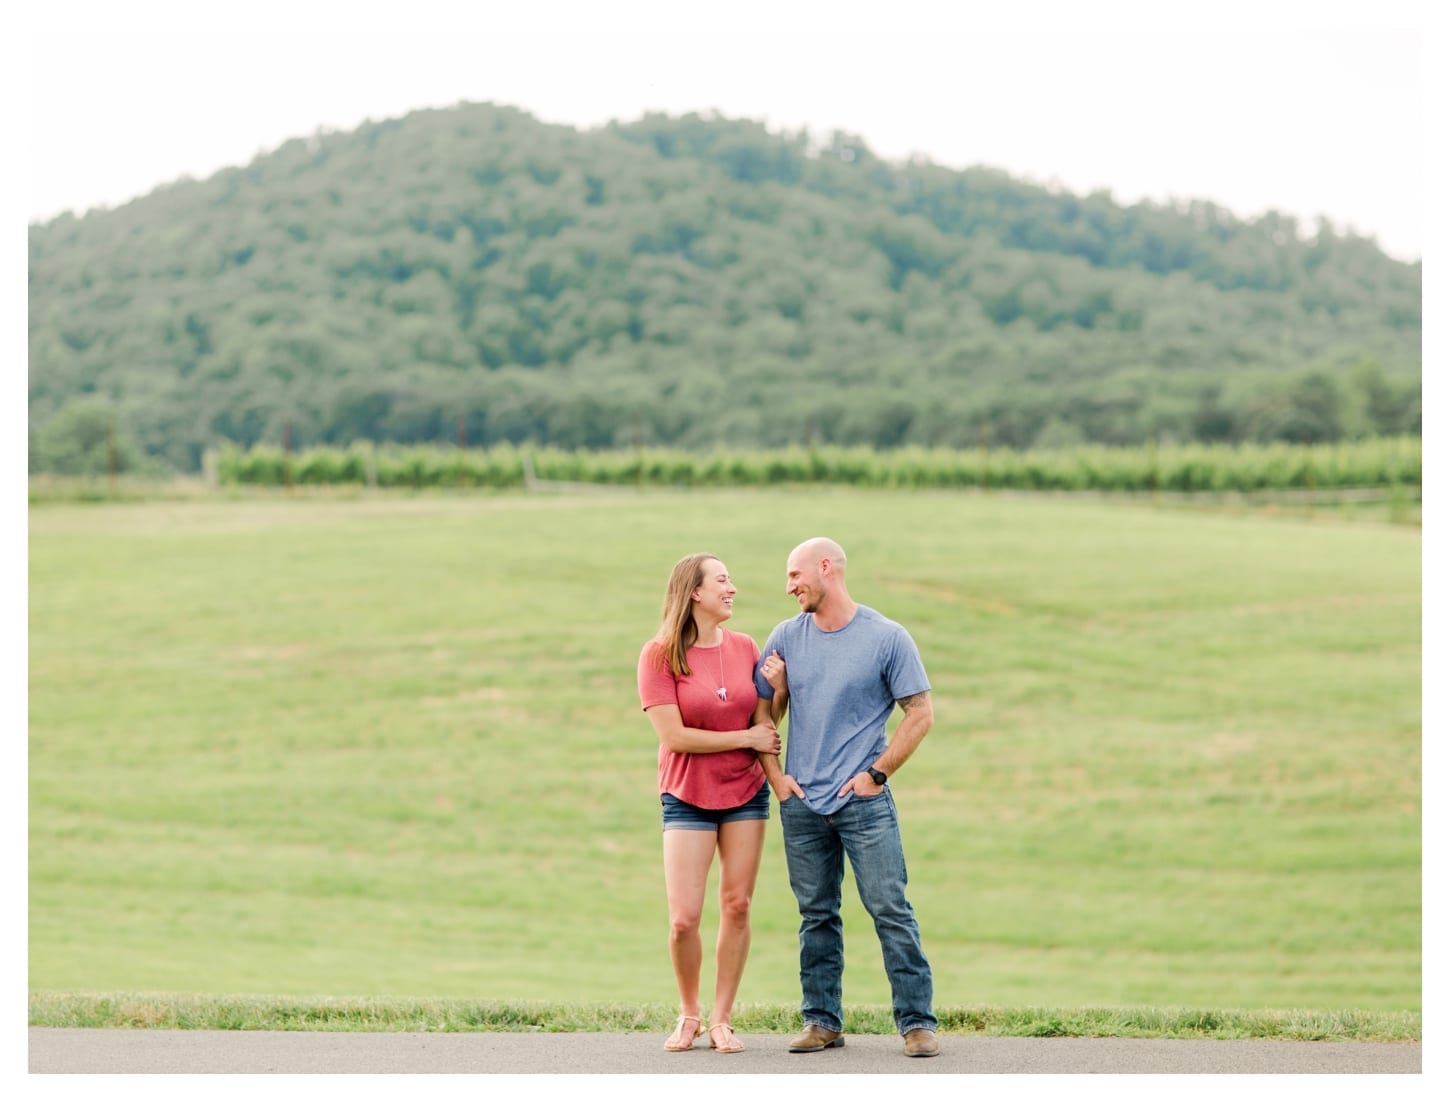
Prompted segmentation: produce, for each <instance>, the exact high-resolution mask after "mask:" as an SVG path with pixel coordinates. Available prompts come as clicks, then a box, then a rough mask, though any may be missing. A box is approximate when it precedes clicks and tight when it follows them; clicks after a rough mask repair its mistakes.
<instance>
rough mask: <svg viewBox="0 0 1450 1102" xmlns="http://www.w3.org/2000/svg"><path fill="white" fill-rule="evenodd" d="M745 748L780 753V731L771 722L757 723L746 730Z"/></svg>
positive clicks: (759, 751)
mask: <svg viewBox="0 0 1450 1102" xmlns="http://www.w3.org/2000/svg"><path fill="white" fill-rule="evenodd" d="M745 749H747V750H754V751H756V752H757V753H761V754H779V753H780V732H779V731H777V730H776V729H775V726H774V725H773V724H770V723H757V724H755V725H754V726H753V727H751V728H750V729H749V730H747V731H746V732H745Z"/></svg>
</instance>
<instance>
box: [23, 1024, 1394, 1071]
mask: <svg viewBox="0 0 1450 1102" xmlns="http://www.w3.org/2000/svg"><path fill="white" fill-rule="evenodd" d="M740 1039H741V1040H742V1041H744V1042H745V1045H746V1051H745V1052H742V1053H738V1054H735V1055H730V1056H723V1055H721V1054H720V1053H717V1052H712V1051H711V1050H710V1049H709V1048H707V1047H705V1045H704V1044H703V1042H702V1043H701V1044H700V1045H698V1046H697V1047H696V1049H695V1051H693V1052H684V1053H667V1052H665V1051H663V1049H662V1047H661V1046H662V1044H663V1041H662V1040H661V1039H660V1038H657V1037H655V1036H654V1035H653V1034H646V1033H300V1032H299V1033H292V1032H263V1031H260V1030H259V1031H247V1032H242V1031H225V1030H223V1031H213V1030H160V1029H40V1028H32V1029H31V1030H30V1071H31V1072H42V1073H43V1072H61V1073H67V1072H69V1073H89V1072H105V1073H126V1072H143V1073H166V1072H184V1073H198V1072H225V1073H251V1072H286V1073H298V1072H325V1073H354V1074H379V1073H393V1072H399V1073H413V1074H416V1073H428V1072H447V1073H465V1074H468V1073H500V1072H501V1073H509V1074H521V1073H528V1072H542V1073H546V1074H551V1075H568V1074H581V1073H582V1074H607V1073H620V1074H631V1075H648V1074H701V1075H720V1074H737V1075H738V1074H752V1073H753V1074H768V1075H798V1074H803V1075H810V1074H872V1073H876V1074H881V1073H888V1074H893V1075H972V1074H998V1075H1001V1074H1024V1073H1049V1074H1064V1073H1068V1074H1072V1073H1084V1072H1102V1073H1111V1074H1120V1075H1121V1074H1132V1073H1145V1074H1178V1073H1185V1074H1196V1073H1232V1074H1272V1073H1291V1074H1301V1075H1302V1074H1313V1073H1327V1074H1351V1073H1367V1074H1392V1073H1418V1072H1420V1070H1421V1067H1420V1045H1419V1044H1418V1043H1415V1044H1359V1043H1342V1042H1325V1041H1165V1040H1123V1039H1099V1038H1066V1037H1059V1038H1038V1037H978V1036H951V1035H946V1036H943V1037H941V1055H940V1056H937V1057H933V1058H931V1059H924V1060H909V1059H907V1058H906V1057H905V1056H903V1055H902V1054H901V1041H900V1039H899V1038H897V1037H883V1036H858V1035H850V1036H848V1037H847V1039H846V1047H845V1048H841V1049H833V1050H831V1051H829V1052H820V1053H809V1054H792V1053H788V1052H786V1051H785V1042H786V1040H787V1038H786V1037H785V1036H783V1035H779V1036H778V1035H769V1036H759V1035H757V1036H751V1035H747V1034H742V1035H741V1038H740Z"/></svg>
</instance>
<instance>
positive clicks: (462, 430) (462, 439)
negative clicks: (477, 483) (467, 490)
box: [455, 413, 468, 486]
mask: <svg viewBox="0 0 1450 1102" xmlns="http://www.w3.org/2000/svg"><path fill="white" fill-rule="evenodd" d="M467 448H468V426H467V424H466V422H465V420H464V417H463V414H461V413H460V414H459V415H458V469H457V471H456V472H455V478H456V480H457V482H458V485H459V486H462V485H463V461H464V458H465V456H466V455H467V450H466V449H467Z"/></svg>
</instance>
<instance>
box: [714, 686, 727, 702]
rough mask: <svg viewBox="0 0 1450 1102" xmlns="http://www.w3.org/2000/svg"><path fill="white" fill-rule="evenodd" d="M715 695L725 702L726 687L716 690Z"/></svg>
mask: <svg viewBox="0 0 1450 1102" xmlns="http://www.w3.org/2000/svg"><path fill="white" fill-rule="evenodd" d="M715 695H716V696H718V697H719V698H720V699H721V700H724V699H725V686H724V685H721V686H720V687H719V688H718V689H716V690H715Z"/></svg>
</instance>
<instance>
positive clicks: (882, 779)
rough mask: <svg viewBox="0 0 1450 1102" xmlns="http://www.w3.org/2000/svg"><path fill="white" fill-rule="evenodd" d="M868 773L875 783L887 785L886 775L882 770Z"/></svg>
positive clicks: (870, 770)
mask: <svg viewBox="0 0 1450 1102" xmlns="http://www.w3.org/2000/svg"><path fill="white" fill-rule="evenodd" d="M866 772H867V773H868V774H870V777H871V779H872V780H873V781H875V782H876V783H877V784H885V783H886V774H885V773H883V772H881V770H879V769H868V770H866Z"/></svg>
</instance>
